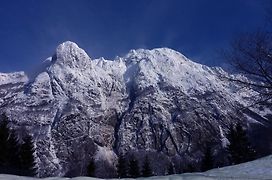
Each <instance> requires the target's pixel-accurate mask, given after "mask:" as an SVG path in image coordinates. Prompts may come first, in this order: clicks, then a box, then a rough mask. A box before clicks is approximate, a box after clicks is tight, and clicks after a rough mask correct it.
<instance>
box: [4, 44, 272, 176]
mask: <svg viewBox="0 0 272 180" xmlns="http://www.w3.org/2000/svg"><path fill="white" fill-rule="evenodd" d="M48 60H49V64H48V65H47V66H46V67H45V68H44V69H43V70H42V71H41V72H40V73H38V74H37V75H36V76H35V77H34V78H28V77H27V75H26V74H25V73H23V72H18V73H10V74H4V73H1V74H0V107H1V108H0V111H1V113H6V114H7V115H8V116H9V118H10V120H11V125H12V127H14V128H15V129H17V130H18V131H20V130H27V131H28V132H29V133H31V134H32V135H33V136H34V140H35V144H36V147H37V162H38V166H39V167H38V169H39V176H40V177H46V176H59V175H66V176H79V175H84V173H85V172H86V167H87V164H88V162H89V160H90V159H91V158H94V159H95V161H97V162H100V163H102V162H106V163H108V164H109V166H113V165H114V163H115V162H116V157H117V155H118V154H120V153H134V154H135V155H136V156H143V155H144V154H149V155H150V156H151V157H152V160H154V162H155V161H156V162H157V163H156V164H153V167H154V170H155V171H156V174H162V173H163V172H164V169H163V168H166V167H162V164H166V165H167V164H169V162H172V163H176V167H178V166H180V161H182V162H184V164H186V163H190V162H197V161H199V158H200V157H201V156H202V155H203V150H204V148H205V147H204V146H205V143H207V140H209V142H212V143H214V144H215V146H216V149H217V151H216V152H217V155H218V156H220V149H222V148H223V146H224V144H225V143H223V140H224V138H225V137H224V136H225V135H224V134H225V133H226V131H228V127H229V126H230V124H233V123H237V122H241V123H242V124H244V125H247V126H249V127H251V128H252V130H254V127H255V126H258V127H268V126H270V124H269V121H268V117H269V114H270V115H271V114H272V113H271V109H267V108H259V109H256V108H249V107H248V105H250V103H251V102H252V101H251V100H252V98H254V96H256V95H258V94H257V92H254V91H252V90H248V89H245V88H243V89H242V88H241V87H240V86H239V85H238V84H235V83H233V82H229V81H225V80H223V79H222V78H220V77H221V76H222V75H223V76H234V75H229V74H228V73H226V72H224V71H223V70H222V69H221V68H217V67H208V66H205V65H201V64H198V63H195V62H193V61H191V60H189V59H188V58H186V57H185V56H184V55H182V54H180V53H179V52H176V51H174V50H171V49H168V48H158V49H153V50H145V49H139V50H131V51H130V52H129V53H128V54H127V55H125V56H124V57H119V58H116V59H115V60H105V59H104V58H100V59H91V58H90V57H89V56H88V55H87V53H86V52H85V51H84V50H82V49H81V48H79V47H78V46H77V45H76V44H75V43H73V42H69V41H68V42H65V43H62V44H61V45H59V46H58V47H57V49H56V52H55V54H54V55H53V56H52V57H51V58H49V59H48ZM30 79H31V80H30ZM20 132H21V131H20ZM22 132H23V131H22ZM22 136H23V134H22ZM101 172H103V173H101V177H109V176H110V175H108V176H107V173H109V172H108V171H107V170H101Z"/></svg>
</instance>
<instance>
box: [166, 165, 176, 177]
mask: <svg viewBox="0 0 272 180" xmlns="http://www.w3.org/2000/svg"><path fill="white" fill-rule="evenodd" d="M171 174H175V172H174V166H173V164H172V163H171V162H170V163H169V165H168V168H167V175H171Z"/></svg>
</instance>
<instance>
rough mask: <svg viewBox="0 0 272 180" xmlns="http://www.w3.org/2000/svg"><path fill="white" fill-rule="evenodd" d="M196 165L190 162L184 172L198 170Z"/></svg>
mask: <svg viewBox="0 0 272 180" xmlns="http://www.w3.org/2000/svg"><path fill="white" fill-rule="evenodd" d="M196 171H197V170H196V167H195V166H194V165H193V164H192V163H189V164H188V165H187V166H186V167H185V168H184V169H183V173H192V172H196Z"/></svg>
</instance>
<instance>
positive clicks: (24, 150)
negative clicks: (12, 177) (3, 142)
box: [20, 135, 37, 177]
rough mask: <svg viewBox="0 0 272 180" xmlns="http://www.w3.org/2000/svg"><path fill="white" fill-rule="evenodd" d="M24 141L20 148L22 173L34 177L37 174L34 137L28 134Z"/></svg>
mask: <svg viewBox="0 0 272 180" xmlns="http://www.w3.org/2000/svg"><path fill="white" fill-rule="evenodd" d="M23 141H24V143H23V144H22V146H21V150H20V160H21V161H20V162H21V175H22V176H32V177H33V176H35V175H36V174H37V172H36V171H37V168H36V162H35V157H34V153H35V148H34V145H33V141H32V137H31V136H29V135H27V136H26V137H25V138H24V139H23Z"/></svg>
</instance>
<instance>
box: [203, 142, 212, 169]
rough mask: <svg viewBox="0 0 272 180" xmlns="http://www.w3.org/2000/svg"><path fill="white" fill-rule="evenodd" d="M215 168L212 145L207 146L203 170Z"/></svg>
mask: <svg viewBox="0 0 272 180" xmlns="http://www.w3.org/2000/svg"><path fill="white" fill-rule="evenodd" d="M212 168H213V155H212V150H211V147H210V145H208V146H207V147H206V150H205V153H204V157H203V160H202V164H201V171H203V172H204V171H208V170H210V169H212Z"/></svg>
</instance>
